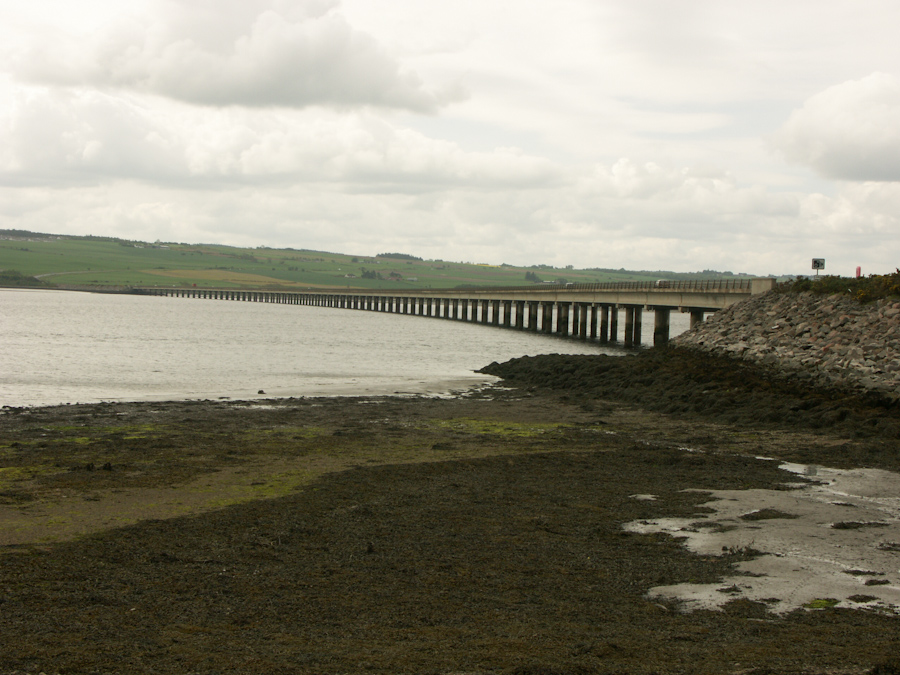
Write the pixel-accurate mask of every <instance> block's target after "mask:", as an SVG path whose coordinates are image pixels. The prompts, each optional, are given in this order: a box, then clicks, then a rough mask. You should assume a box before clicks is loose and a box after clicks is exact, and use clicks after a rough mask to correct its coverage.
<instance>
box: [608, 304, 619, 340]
mask: <svg viewBox="0 0 900 675" xmlns="http://www.w3.org/2000/svg"><path fill="white" fill-rule="evenodd" d="M609 341H610V342H618V341H619V308H618V306H616V305H610V306H609Z"/></svg>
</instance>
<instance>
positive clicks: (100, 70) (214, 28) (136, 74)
mask: <svg viewBox="0 0 900 675" xmlns="http://www.w3.org/2000/svg"><path fill="white" fill-rule="evenodd" d="M332 7H333V3H329V2H321V1H318V2H317V1H316V0H308V1H305V2H304V1H300V0H292V1H290V2H288V1H287V0H267V1H260V0H254V1H250V0H248V1H247V2H243V1H237V0H229V1H228V2H215V3H213V2H211V1H210V0H203V1H201V2H191V3H188V2H185V1H181V2H170V3H168V4H163V3H159V4H157V5H156V11H157V14H156V16H155V17H153V18H148V19H145V20H137V19H130V20H121V21H119V22H118V23H117V24H115V25H113V26H111V27H109V28H108V29H107V30H106V31H105V32H104V33H103V34H102V35H99V36H96V37H95V38H93V39H91V40H88V41H87V44H82V43H81V41H79V42H72V43H70V44H67V45H58V44H53V45H34V46H32V48H31V49H30V50H29V51H28V52H27V53H25V54H22V55H20V56H19V58H17V59H16V60H15V62H14V72H15V74H16V76H17V77H19V78H20V79H21V80H23V81H31V82H37V83H44V84H55V85H69V86H78V85H85V86H93V87H101V88H120V89H129V90H133V91H138V92H145V93H152V94H157V95H160V96H164V97H168V98H172V99H176V100H180V101H184V102H188V103H192V104H200V105H209V106H228V105H240V106H251V107H265V106H287V107H300V108H302V107H307V106H316V105H325V106H336V107H358V106H376V107H384V108H398V109H405V110H411V111H414V112H420V113H434V112H435V111H437V110H438V109H439V108H441V107H442V106H445V105H447V104H448V103H451V102H454V101H458V100H462V99H464V98H465V97H466V92H465V90H464V88H463V87H462V86H461V85H460V84H459V83H452V84H450V85H447V86H444V87H442V88H428V87H426V86H425V84H424V83H423V82H422V81H421V80H420V78H419V77H418V76H417V75H416V74H415V73H413V72H407V71H404V70H403V69H402V67H401V65H400V64H399V62H398V61H397V60H396V59H395V58H394V57H393V56H391V55H390V54H389V53H388V52H387V51H386V50H385V49H384V48H383V47H382V46H381V45H380V44H379V43H378V42H377V41H376V40H375V39H374V38H373V37H371V36H369V35H368V34H366V33H363V32H361V31H358V30H355V29H354V28H353V27H352V26H350V25H349V24H348V23H347V21H346V20H345V19H344V17H343V16H342V15H341V14H339V13H338V12H336V11H334V10H333V9H332ZM329 10H331V11H329Z"/></svg>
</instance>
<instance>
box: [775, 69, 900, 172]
mask: <svg viewBox="0 0 900 675" xmlns="http://www.w3.org/2000/svg"><path fill="white" fill-rule="evenodd" d="M770 143H771V144H772V146H773V147H774V148H775V149H776V150H777V151H779V152H781V153H782V154H783V155H784V157H785V158H786V159H787V160H788V161H790V162H793V163H796V164H803V165H806V166H809V167H810V168H812V169H813V170H814V171H816V172H817V173H818V174H820V175H822V176H824V177H826V178H835V179H839V180H850V181H900V81H898V79H897V78H896V77H894V76H893V75H888V74H884V73H874V74H872V75H869V76H868V77H865V78H863V79H861V80H854V81H850V82H844V83H843V84H839V85H836V86H834V87H830V88H828V89H826V90H825V91H823V92H821V93H819V94H816V95H815V96H813V97H812V98H810V99H809V100H807V101H806V102H805V103H804V105H803V107H802V108H800V109H799V110H795V111H794V112H793V113H792V114H791V116H790V118H789V119H788V120H787V122H786V123H785V124H784V126H782V128H781V129H780V130H779V131H778V132H777V133H776V134H775V135H774V136H773V137H772V138H771V139H770Z"/></svg>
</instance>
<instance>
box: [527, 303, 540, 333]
mask: <svg viewBox="0 0 900 675" xmlns="http://www.w3.org/2000/svg"><path fill="white" fill-rule="evenodd" d="M540 309H541V303H539V302H537V301H535V300H532V301H530V302H529V303H528V330H533V331H534V332H535V333H536V332H537V330H538V324H539V321H538V314H539V313H540Z"/></svg>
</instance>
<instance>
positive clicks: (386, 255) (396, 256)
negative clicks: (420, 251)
mask: <svg viewBox="0 0 900 675" xmlns="http://www.w3.org/2000/svg"><path fill="white" fill-rule="evenodd" d="M375 257H376V258H394V259H395V260H422V259H421V258H418V257H416V256H414V255H410V254H409V253H379V254H378V255H376V256H375Z"/></svg>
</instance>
